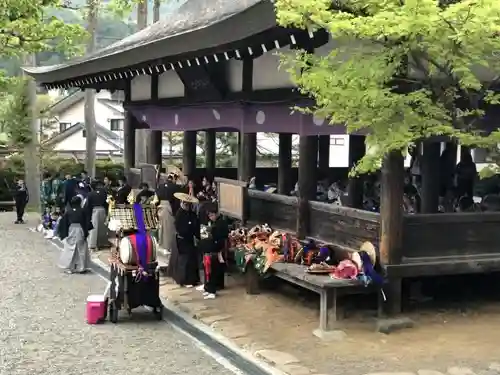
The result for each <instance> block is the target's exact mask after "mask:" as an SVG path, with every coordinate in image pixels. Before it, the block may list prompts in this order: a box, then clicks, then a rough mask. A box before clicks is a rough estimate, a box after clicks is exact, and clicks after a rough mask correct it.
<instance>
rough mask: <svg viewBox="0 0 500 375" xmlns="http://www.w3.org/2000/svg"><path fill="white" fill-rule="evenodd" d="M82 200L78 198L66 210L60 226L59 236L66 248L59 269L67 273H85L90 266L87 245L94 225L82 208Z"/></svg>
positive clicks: (60, 258) (58, 228) (58, 227)
mask: <svg viewBox="0 0 500 375" xmlns="http://www.w3.org/2000/svg"><path fill="white" fill-rule="evenodd" d="M81 204H82V200H81V198H80V197H78V196H76V197H73V198H71V202H70V204H69V206H68V207H67V209H66V212H65V213H64V215H63V217H62V218H61V221H60V222H59V225H58V226H57V235H58V237H59V238H60V239H61V240H62V242H63V245H64V248H63V250H62V251H61V255H60V257H59V262H58V263H59V267H61V268H63V269H64V270H65V271H66V273H69V274H71V273H85V272H87V270H88V268H89V266H90V252H89V247H88V244H87V236H88V234H89V230H91V229H92V223H91V222H90V220H89V217H88V216H87V215H86V213H85V210H84V209H82V208H81Z"/></svg>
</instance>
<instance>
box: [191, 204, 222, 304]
mask: <svg viewBox="0 0 500 375" xmlns="http://www.w3.org/2000/svg"><path fill="white" fill-rule="evenodd" d="M207 213H208V218H209V220H210V221H209V236H208V238H205V239H202V240H201V241H200V244H199V247H200V250H201V251H202V253H203V269H204V285H202V286H200V287H198V288H196V289H197V290H199V291H200V292H201V291H203V295H204V296H205V299H213V298H215V295H216V293H217V291H218V290H221V289H224V275H225V272H226V263H225V260H224V257H223V251H224V249H225V246H226V241H227V238H228V236H229V228H228V224H227V223H226V221H225V220H224V218H223V217H221V216H220V215H219V212H218V210H217V206H216V205H215V204H210V206H208V207H207Z"/></svg>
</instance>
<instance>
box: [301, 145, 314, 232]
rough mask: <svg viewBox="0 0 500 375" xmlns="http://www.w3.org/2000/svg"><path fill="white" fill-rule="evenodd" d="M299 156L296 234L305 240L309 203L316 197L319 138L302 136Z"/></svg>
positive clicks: (307, 227)
mask: <svg viewBox="0 0 500 375" xmlns="http://www.w3.org/2000/svg"><path fill="white" fill-rule="evenodd" d="M299 155H300V157H299V206H298V210H297V230H296V232H297V236H299V238H305V237H306V236H307V235H308V234H309V231H310V228H309V224H310V219H311V217H310V216H311V215H310V213H311V210H310V207H309V201H311V200H314V198H315V197H316V180H317V177H316V174H317V173H316V171H317V165H318V137H317V136H300V144H299Z"/></svg>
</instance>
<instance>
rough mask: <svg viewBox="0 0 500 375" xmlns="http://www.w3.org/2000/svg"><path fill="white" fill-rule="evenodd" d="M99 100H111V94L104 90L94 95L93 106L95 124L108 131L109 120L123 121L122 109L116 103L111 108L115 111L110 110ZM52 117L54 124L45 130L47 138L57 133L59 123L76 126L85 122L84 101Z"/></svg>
mask: <svg viewBox="0 0 500 375" xmlns="http://www.w3.org/2000/svg"><path fill="white" fill-rule="evenodd" d="M99 99H111V93H110V92H109V91H104V90H103V91H100V92H99V93H97V94H96V99H95V104H94V109H95V119H96V122H97V123H98V124H99V125H101V126H104V127H105V128H106V129H108V130H109V129H110V120H111V119H124V115H123V107H121V106H119V105H117V104H116V103H113V104H112V107H114V108H115V109H112V108H110V107H109V106H107V105H105V104H104V103H102V102H100V101H99ZM54 117H55V119H54V120H52V122H53V123H54V124H53V125H51V126H50V129H47V131H46V134H48V135H49V137H50V136H52V135H54V134H57V133H59V123H61V122H66V123H70V124H71V125H74V124H77V123H79V122H81V123H84V122H85V100H84V99H82V100H80V101H79V102H77V103H75V104H73V105H72V106H71V107H69V108H68V109H67V110H65V111H64V112H62V113H58V114H56V115H55V116H54Z"/></svg>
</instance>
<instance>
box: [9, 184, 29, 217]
mask: <svg viewBox="0 0 500 375" xmlns="http://www.w3.org/2000/svg"><path fill="white" fill-rule="evenodd" d="M13 195H14V202H15V204H16V215H17V218H16V221H15V222H14V224H24V220H23V216H24V210H25V208H26V205H27V204H28V201H29V199H30V196H29V194H28V188H27V187H26V184H25V183H24V180H22V179H19V180H18V181H17V184H16V188H15V190H14V194H13Z"/></svg>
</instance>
